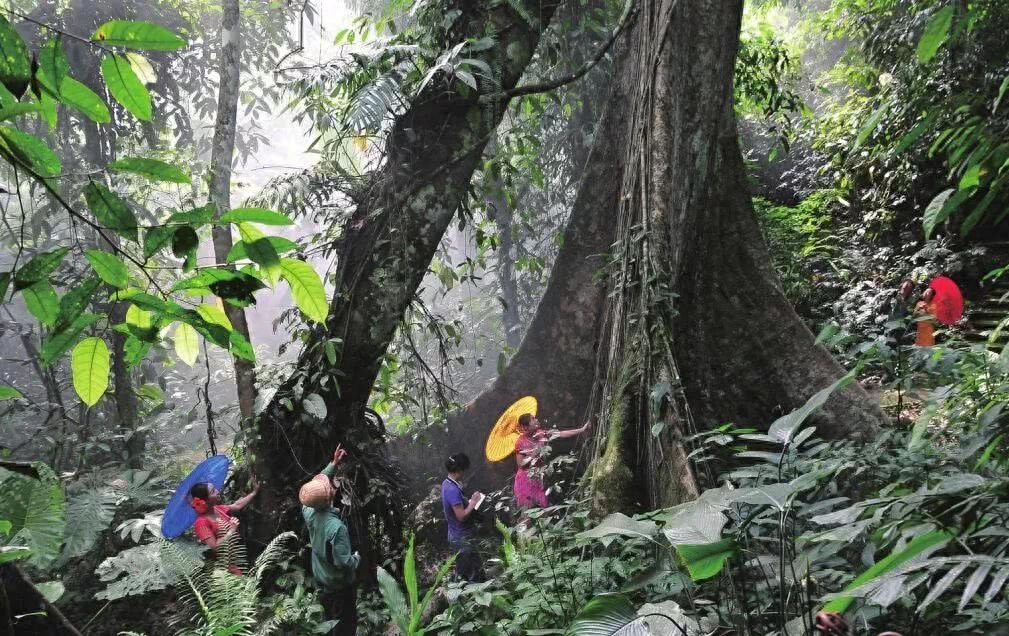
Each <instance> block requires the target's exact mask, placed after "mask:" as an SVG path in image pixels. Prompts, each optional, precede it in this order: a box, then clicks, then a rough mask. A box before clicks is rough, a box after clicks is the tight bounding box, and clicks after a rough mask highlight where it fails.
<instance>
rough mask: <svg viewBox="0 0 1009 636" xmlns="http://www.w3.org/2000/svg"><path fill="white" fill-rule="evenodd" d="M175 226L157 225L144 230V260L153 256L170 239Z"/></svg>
mask: <svg viewBox="0 0 1009 636" xmlns="http://www.w3.org/2000/svg"><path fill="white" fill-rule="evenodd" d="M175 229H176V228H175V226H172V225H159V226H157V227H152V228H150V229H149V230H147V231H146V232H144V260H147V259H149V258H150V257H152V256H154V254H156V253H157V252H158V250H160V249H161V248H163V247H164V246H166V245H168V244H169V243H170V242H171V241H172V236H174V234H175Z"/></svg>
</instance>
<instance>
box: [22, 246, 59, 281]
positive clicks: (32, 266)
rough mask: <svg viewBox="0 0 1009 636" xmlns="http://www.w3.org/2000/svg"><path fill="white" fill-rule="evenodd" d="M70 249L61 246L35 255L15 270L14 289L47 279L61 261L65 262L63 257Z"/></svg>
mask: <svg viewBox="0 0 1009 636" xmlns="http://www.w3.org/2000/svg"><path fill="white" fill-rule="evenodd" d="M69 251H70V248H69V247H61V248H58V249H55V250H53V251H51V252H43V253H41V254H36V255H35V256H33V257H32V259H31V260H30V261H28V262H27V263H25V264H24V265H23V266H21V267H20V268H19V269H18V270H17V271H16V272H14V291H18V290H19V289H24V288H25V287H30V286H32V285H34V284H35V283H37V282H39V281H42V280H46V279H47V278H48V277H49V274H52V273H53V272H54V271H56V268H57V267H59V266H60V263H61V262H63V257H64V256H66V255H67V252H69Z"/></svg>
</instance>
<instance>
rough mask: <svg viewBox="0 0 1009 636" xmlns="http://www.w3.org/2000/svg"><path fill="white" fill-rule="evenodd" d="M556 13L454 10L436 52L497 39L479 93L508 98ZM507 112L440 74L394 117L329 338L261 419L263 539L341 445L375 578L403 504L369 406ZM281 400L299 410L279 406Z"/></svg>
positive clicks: (514, 6)
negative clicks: (317, 401)
mask: <svg viewBox="0 0 1009 636" xmlns="http://www.w3.org/2000/svg"><path fill="white" fill-rule="evenodd" d="M557 4H558V3H557V1H556V0H550V1H546V2H544V1H541V0H521V1H518V0H517V1H516V2H513V3H484V2H459V3H457V5H458V6H457V8H458V9H459V10H460V11H461V14H460V16H459V17H458V19H457V20H456V21H455V23H454V25H453V27H452V28H451V29H450V31H449V33H447V34H446V35H445V39H444V42H443V45H444V46H445V47H446V48H448V47H450V46H453V45H454V44H455V43H456V42H461V41H464V40H465V39H467V38H479V37H482V36H483V35H485V34H486V33H488V32H492V33H494V34H495V43H494V46H493V47H492V48H491V49H489V50H486V51H482V52H479V53H475V54H474V56H476V57H480V58H482V59H484V60H485V61H487V62H488V63H490V65H491V67H492V68H494V69H497V72H498V73H499V76H498V77H496V78H495V79H496V80H497V81H496V82H492V83H490V84H491V85H488V82H486V81H483V83H482V84H481V92H482V93H484V94H495V93H497V92H498V91H500V90H508V89H510V88H512V87H514V86H515V85H516V84H517V83H518V80H519V78H520V77H521V75H522V73H523V71H524V70H525V68H526V66H527V65H528V63H529V60H530V59H531V58H532V55H533V52H534V50H535V49H536V46H537V44H538V42H539V39H540V36H541V34H542V32H543V30H544V29H545V28H546V27H547V25H548V24H549V23H550V20H551V17H552V15H553V13H554V11H555V9H556V7H557ZM506 106H507V102H506V100H497V101H489V102H487V101H484V102H481V101H480V100H479V98H478V96H477V95H475V94H472V93H471V94H470V95H468V96H462V95H460V94H459V93H458V92H457V90H456V86H455V85H454V83H452V84H450V83H449V81H448V78H446V77H444V76H443V75H442V76H439V77H436V78H435V79H434V80H433V81H432V82H431V83H430V84H429V85H428V86H427V87H426V88H425V90H423V91H422V92H421V94H420V95H418V96H417V98H416V99H415V100H414V101H413V103H412V104H411V105H410V107H409V108H408V109H407V111H406V112H405V113H403V114H402V115H400V116H398V117H397V119H396V121H395V123H394V125H393V128H392V130H391V132H390V134H389V137H388V139H387V141H386V147H385V155H386V159H385V163H384V164H383V167H382V168H380V169H379V170H378V171H376V173H375V174H374V175H373V177H372V178H371V179H370V183H369V186H368V187H367V189H366V190H364V191H363V192H361V193H360V194H359V197H358V205H357V208H356V210H355V212H354V214H353V217H352V219H351V222H350V223H349V225H348V227H347V228H346V233H345V238H343V240H342V241H341V243H340V244H339V245H338V246H337V248H338V249H337V253H338V268H337V271H336V277H335V282H336V293H335V294H334V296H333V300H332V303H331V306H330V316H329V319H328V321H327V324H326V326H325V329H324V330H323V329H319V330H317V332H316V334H315V335H316V337H314V338H312V340H311V342H310V343H309V344H308V345H307V346H306V348H305V350H304V351H303V352H302V354H301V356H300V358H299V361H298V365H297V370H296V371H295V373H294V374H293V375H292V377H291V378H290V379H289V380H288V381H287V382H286V383H285V384H284V385H283V386H282V387H281V388H280V390H279V391H278V392H277V395H276V397H275V398H274V399H273V400H272V401H271V403H270V405H269V406H268V407H267V409H266V411H265V412H264V413H263V415H262V416H261V417H260V418H259V439H258V440H257V441H256V442H255V444H256V446H255V449H256V462H257V463H256V471H257V474H258V475H259V476H260V477H261V479H262V480H263V482H264V490H263V492H262V494H261V498H262V504H263V506H264V507H265V508H267V509H270V510H275V511H287V516H286V517H284V518H283V519H273V520H265V523H260V524H257V525H256V528H255V535H256V539H257V540H258V541H265V539H266V538H267V537H269V536H272V533H273V532H274V531H275V530H277V529H278V528H282V527H285V526H286V527H290V526H292V525H296V524H297V523H298V521H297V516H296V515H294V514H291V513H292V512H293V511H294V510H295V507H294V506H293V505H291V504H292V503H293V501H292V498H293V496H294V493H295V492H296V491H297V485H298V483H299V482H301V481H305V480H307V479H308V478H309V477H310V476H311V474H312V473H313V472H314V471H317V470H319V468H321V466H322V465H324V464H325V462H326V459H327V457H328V456H330V455H331V454H332V450H333V446H335V445H336V444H337V443H338V442H342V443H345V445H346V446H347V447H348V448H349V450H350V451H351V455H352V458H351V460H350V461H348V468H349V470H351V471H352V473H353V475H354V487H355V493H356V495H357V497H358V498H359V502H360V505H358V506H357V507H356V509H355V510H354V513H353V515H352V516H351V524H350V525H351V532H352V535H353V536H352V539H353V540H354V541H355V542H356V544H355V547H359V549H360V550H361V555H362V559H363V562H362V570H363V571H364V572H366V573H367V572H371V571H373V566H374V565H375V563H376V559H377V557H378V556H379V555H380V552H379V550H381V544H383V543H386V544H387V543H388V541H389V538H390V537H392V538H393V539H392V540H393V541H396V540H398V536H399V528H397V527H394V526H395V525H396V522H395V521H394V520H393V519H391V518H390V513H391V510H393V509H395V508H396V507H397V506H398V502H397V498H396V497H394V491H393V488H395V486H394V482H395V479H394V476H393V475H390V474H389V473H390V472H391V471H390V468H389V465H388V463H387V461H386V460H385V459H384V456H385V449H384V430H381V429H380V427H376V426H373V425H371V424H369V420H368V418H366V417H365V405H366V404H367V400H368V397H369V394H370V393H371V388H372V385H373V383H374V380H375V378H376V377H377V374H378V371H379V369H380V368H381V362H382V358H383V356H384V355H385V352H386V349H387V347H388V345H389V343H390V341H391V340H392V337H393V334H394V333H395V330H396V328H397V327H398V325H399V321H400V320H401V319H402V316H403V313H404V311H405V310H406V308H407V307H408V306H409V303H410V302H411V301H412V300H413V298H414V295H415V293H416V290H417V288H418V286H419V285H420V283H421V281H422V279H423V277H424V274H425V272H426V271H427V268H428V265H429V263H430V262H431V258H432V257H433V255H434V253H435V250H436V248H437V247H438V243H439V242H440V240H441V238H442V236H443V234H444V232H445V230H446V228H447V227H448V224H449V223H450V222H451V220H452V218H453V217H454V215H455V213H456V210H457V209H458V206H459V203H460V202H461V201H462V199H463V198H464V197H465V195H466V190H467V188H468V186H469V182H470V179H471V177H472V175H473V172H474V170H475V169H476V167H477V165H478V163H479V160H480V157H481V155H482V153H483V149H484V147H485V145H486V144H487V141H488V140H489V139H490V138H491V136H492V135H493V133H494V130H495V128H496V127H497V124H498V123H499V122H500V120H501V117H502V115H503V113H504V110H505V108H506ZM327 341H331V342H335V343H337V344H338V345H339V351H338V355H337V359H336V361H335V364H330V362H329V360H328V357H327V355H326V346H327V345H326V342H327ZM309 393H317V394H318V395H320V396H322V397H323V398H324V400H325V403H326V407H327V416H326V418H325V422H324V423H322V424H318V423H313V422H311V420H310V419H308V420H307V421H301V422H300V423H299V420H301V419H302V415H303V414H302V413H301V409H300V408H298V406H297V405H298V404H299V403H300V402H301V400H302V398H303V396H305V395H307V394H309ZM285 400H288V401H289V403H290V404H292V405H293V406H295V408H294V409H293V410H291V409H288V408H287V407H285V406H284V401H285ZM380 519H384V520H385V521H379V520H380ZM369 532H377V533H379V534H377V535H373V536H369V534H368V533H369Z"/></svg>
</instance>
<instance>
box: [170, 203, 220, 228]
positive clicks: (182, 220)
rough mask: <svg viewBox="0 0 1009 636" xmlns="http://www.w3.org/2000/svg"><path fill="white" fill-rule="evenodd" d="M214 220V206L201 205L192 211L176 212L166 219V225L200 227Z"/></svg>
mask: <svg viewBox="0 0 1009 636" xmlns="http://www.w3.org/2000/svg"><path fill="white" fill-rule="evenodd" d="M213 220H214V206H213V205H203V206H200V207H198V208H193V209H192V210H185V211H183V212H176V213H174V214H172V215H171V216H170V217H168V221H167V224H168V225H172V224H174V225H192V226H193V227H201V226H203V225H206V224H207V223H210V222H212V221H213Z"/></svg>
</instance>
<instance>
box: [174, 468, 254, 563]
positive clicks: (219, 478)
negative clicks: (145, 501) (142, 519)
mask: <svg viewBox="0 0 1009 636" xmlns="http://www.w3.org/2000/svg"><path fill="white" fill-rule="evenodd" d="M230 466H231V460H230V459H228V457H227V456H226V455H214V456H213V457H210V458H208V459H206V460H204V461H203V462H202V463H200V465H199V466H197V467H196V468H194V469H193V471H192V472H191V473H189V475H188V476H187V477H186V478H185V479H184V480H182V483H181V484H179V487H178V488H177V489H176V490H175V494H174V495H173V496H172V499H171V501H169V502H168V506H166V507H165V513H164V515H162V517H161V534H162V535H163V536H164V537H165V538H166V539H174V538H176V537H178V536H179V535H181V534H182V533H183V532H185V531H186V530H188V529H189V528H190V527H193V528H194V531H195V533H196V537H197V538H198V539H199V540H200V541H201V542H203V543H204V544H205V545H207V546H208V547H209V548H211V549H213V550H216V549H217V548H218V546H219V545H220V544H221V543H222V542H223V539H224V538H225V537H228V536H229V535H231V536H233V535H234V532H235V531H236V530H237V529H238V519H236V518H234V517H232V516H231V513H233V512H235V511H238V510H241V509H242V508H244V507H245V506H247V505H248V504H249V502H250V501H251V500H252V499H253V497H255V496H256V495H257V494H258V493H259V484H257V483H255V482H254V488H253V490H252V492H251V493H249V494H248V495H246V496H244V497H242V498H240V499H239V500H238V501H235V502H234V503H232V504H231V505H230V506H228V505H222V504H221V499H220V490H221V488H223V487H224V481H225V480H226V479H227V477H228V468H229V467H230ZM228 561H229V563H228V570H229V571H231V572H232V573H234V574H241V570H239V569H238V566H237V565H236V564H235V563H233V562H231V561H232V559H228Z"/></svg>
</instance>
